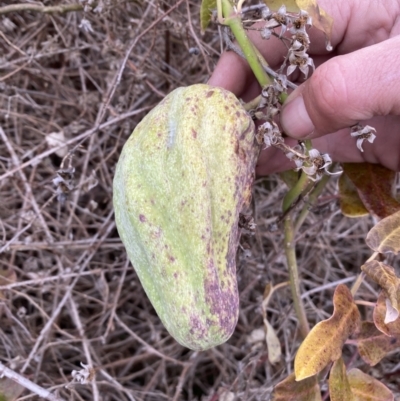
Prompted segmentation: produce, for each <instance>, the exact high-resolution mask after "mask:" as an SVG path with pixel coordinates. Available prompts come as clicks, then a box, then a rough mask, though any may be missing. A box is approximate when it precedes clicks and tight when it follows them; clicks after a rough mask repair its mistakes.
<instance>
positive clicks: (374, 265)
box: [361, 260, 400, 323]
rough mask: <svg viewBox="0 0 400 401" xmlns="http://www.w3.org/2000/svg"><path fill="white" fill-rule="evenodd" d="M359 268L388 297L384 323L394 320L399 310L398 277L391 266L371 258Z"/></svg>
mask: <svg viewBox="0 0 400 401" xmlns="http://www.w3.org/2000/svg"><path fill="white" fill-rule="evenodd" d="M361 270H362V271H363V272H364V273H365V274H366V275H367V276H368V277H369V278H370V279H372V280H374V281H375V283H377V284H379V285H380V286H381V287H382V290H383V291H384V292H385V294H386V295H387V297H388V300H389V302H387V303H386V308H387V309H386V316H385V323H390V322H393V321H395V320H396V319H397V318H398V317H399V312H400V279H399V278H398V277H396V273H395V271H394V269H393V267H391V266H389V265H386V264H384V263H382V262H378V261H377V260H372V261H370V262H367V263H366V264H365V265H362V266H361Z"/></svg>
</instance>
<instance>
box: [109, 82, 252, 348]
mask: <svg viewBox="0 0 400 401" xmlns="http://www.w3.org/2000/svg"><path fill="white" fill-rule="evenodd" d="M254 133H255V128H254V123H253V121H252V119H251V118H250V116H249V115H248V114H247V113H246V111H245V110H244V109H243V107H242V105H241V104H240V102H239V101H238V100H237V99H236V97H235V96H234V95H233V94H232V93H230V92H228V91H226V90H224V89H221V88H215V87H211V86H208V85H203V84H198V85H193V86H189V87H186V88H178V89H176V90H174V91H173V92H172V93H170V94H169V95H168V96H167V97H166V98H165V99H164V100H163V101H162V102H161V103H160V104H159V105H158V106H157V107H155V108H154V109H153V110H152V111H151V112H150V113H149V114H148V115H147V116H146V117H145V118H144V119H143V120H142V121H141V122H140V124H138V125H137V127H136V129H135V130H134V131H133V133H132V135H131V136H130V138H129V139H128V141H127V142H126V144H125V146H124V148H123V150H122V154H121V156H120V159H119V161H118V165H117V168H116V172H115V178H114V199H113V202H114V208H115V218H116V223H117V228H118V232H119V234H120V237H121V239H122V241H123V243H124V245H125V248H126V250H127V253H128V256H129V259H130V260H131V262H132V264H133V266H134V268H135V270H136V272H137V274H138V276H139V279H140V281H141V283H142V285H143V287H144V289H145V291H146V293H147V295H148V297H149V298H150V301H151V303H152V304H153V306H154V308H155V310H156V311H157V313H158V315H159V317H160V318H161V320H162V322H163V324H164V325H165V327H166V328H167V330H168V331H169V333H170V334H171V335H172V336H173V337H174V338H175V339H176V340H177V341H178V342H179V343H181V344H182V345H184V346H186V347H188V348H191V349H193V350H205V349H208V348H211V347H214V346H216V345H218V344H221V343H223V342H225V341H226V340H228V338H229V337H230V336H231V334H232V332H233V330H234V328H235V326H236V323H237V319H238V309H239V297H238V290H237V282H236V260H235V259H236V251H237V248H238V243H239V228H238V221H239V212H240V211H241V210H242V208H243V207H244V206H245V205H247V204H248V203H249V201H250V197H251V185H252V182H253V177H254V168H255V163H256V159H257V155H258V148H257V145H255V141H254Z"/></svg>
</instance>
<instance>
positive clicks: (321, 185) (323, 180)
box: [294, 175, 330, 233]
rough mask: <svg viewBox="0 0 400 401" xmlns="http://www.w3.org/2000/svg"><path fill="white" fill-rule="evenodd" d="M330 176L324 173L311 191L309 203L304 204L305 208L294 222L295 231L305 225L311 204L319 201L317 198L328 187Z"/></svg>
mask: <svg viewBox="0 0 400 401" xmlns="http://www.w3.org/2000/svg"><path fill="white" fill-rule="evenodd" d="M329 178H330V176H329V175H324V176H323V177H322V178H321V180H320V181H319V182H318V184H317V185H316V186H315V188H314V189H313V190H312V191H311V193H310V194H309V195H308V204H305V205H304V206H303V209H302V210H301V212H300V214H299V216H298V217H297V219H296V222H295V224H294V232H295V233H297V231H298V230H299V228H300V227H301V226H302V225H303V223H304V221H305V219H306V217H307V215H308V213H309V211H310V210H309V205H314V204H315V202H316V201H317V198H318V196H319V195H321V192H322V191H323V190H324V188H325V187H326V184H327V183H328V181H329Z"/></svg>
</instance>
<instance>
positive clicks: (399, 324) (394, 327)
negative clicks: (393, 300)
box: [374, 291, 400, 336]
mask: <svg viewBox="0 0 400 401" xmlns="http://www.w3.org/2000/svg"><path fill="white" fill-rule="evenodd" d="M386 299H387V298H386V295H385V293H384V292H383V291H382V292H381V293H380V294H379V297H378V301H377V302H376V305H375V309H374V323H375V325H376V327H377V329H378V330H380V331H381V332H382V333H383V334H386V335H387V336H400V317H398V318H397V319H396V320H395V321H393V322H390V323H385V317H386V309H387V308H386Z"/></svg>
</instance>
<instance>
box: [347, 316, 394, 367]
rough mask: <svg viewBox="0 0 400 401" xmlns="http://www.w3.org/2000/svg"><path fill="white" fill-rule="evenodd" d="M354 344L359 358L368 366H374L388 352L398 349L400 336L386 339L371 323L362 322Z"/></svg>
mask: <svg viewBox="0 0 400 401" xmlns="http://www.w3.org/2000/svg"><path fill="white" fill-rule="evenodd" d="M355 342H356V343H357V346H358V352H359V353H360V356H361V358H362V359H363V360H364V361H365V362H366V363H368V364H369V365H370V366H374V365H376V364H377V363H378V362H380V361H381V360H382V359H383V358H384V357H385V356H386V355H387V354H388V353H389V352H390V351H393V350H395V349H396V348H399V346H400V335H398V336H397V337H388V336H387V335H385V334H383V333H382V332H381V331H379V330H378V329H377V328H376V326H375V324H374V323H373V322H362V325H361V330H360V333H358V335H357V338H356V339H355Z"/></svg>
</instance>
